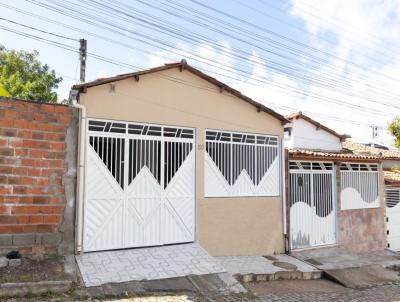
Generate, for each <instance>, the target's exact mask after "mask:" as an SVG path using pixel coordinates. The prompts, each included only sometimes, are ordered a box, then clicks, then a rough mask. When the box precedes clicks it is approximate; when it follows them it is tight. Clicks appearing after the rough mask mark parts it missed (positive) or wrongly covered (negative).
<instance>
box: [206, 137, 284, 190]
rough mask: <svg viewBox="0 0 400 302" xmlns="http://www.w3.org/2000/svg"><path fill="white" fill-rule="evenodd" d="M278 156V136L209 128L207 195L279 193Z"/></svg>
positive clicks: (207, 138)
mask: <svg viewBox="0 0 400 302" xmlns="http://www.w3.org/2000/svg"><path fill="white" fill-rule="evenodd" d="M279 158H280V156H279V140H278V137H276V136H268V135H259V134H250V133H237V132H228V131H216V130H206V161H207V162H206V179H205V193H206V194H205V195H206V197H224V196H232V197H235V196H278V195H279V193H280V192H279V184H280V181H279V171H280V168H279ZM272 175H273V176H272ZM221 176H222V177H221ZM215 178H217V179H219V181H218V182H217V183H216V182H215Z"/></svg>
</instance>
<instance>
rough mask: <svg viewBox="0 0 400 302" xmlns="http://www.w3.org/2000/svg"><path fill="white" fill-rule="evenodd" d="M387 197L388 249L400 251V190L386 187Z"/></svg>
mask: <svg viewBox="0 0 400 302" xmlns="http://www.w3.org/2000/svg"><path fill="white" fill-rule="evenodd" d="M385 195H386V196H385V199H386V227H387V243H388V246H387V247H388V248H389V249H391V250H394V251H400V188H397V187H386V194H385Z"/></svg>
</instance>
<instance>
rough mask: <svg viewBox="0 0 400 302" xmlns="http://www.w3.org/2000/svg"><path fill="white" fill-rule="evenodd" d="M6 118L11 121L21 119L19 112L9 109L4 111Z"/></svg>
mask: <svg viewBox="0 0 400 302" xmlns="http://www.w3.org/2000/svg"><path fill="white" fill-rule="evenodd" d="M4 113H5V114H4V116H5V118H9V119H19V117H20V116H19V113H18V111H15V110H12V109H7V110H4Z"/></svg>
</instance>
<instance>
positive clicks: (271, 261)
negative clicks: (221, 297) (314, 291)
mask: <svg viewBox="0 0 400 302" xmlns="http://www.w3.org/2000/svg"><path fill="white" fill-rule="evenodd" d="M216 258H217V259H218V261H219V262H220V263H221V265H222V266H223V267H225V268H226V270H227V271H228V272H229V273H231V274H232V275H235V276H238V278H239V279H241V280H242V281H243V282H252V281H269V280H282V279H317V278H320V277H321V276H322V272H321V271H320V270H318V269H317V268H315V267H313V266H312V265H309V264H307V263H304V262H302V261H300V260H298V259H296V258H294V257H291V256H289V255H285V254H282V255H273V256H265V257H264V256H229V257H225V256H224V257H216Z"/></svg>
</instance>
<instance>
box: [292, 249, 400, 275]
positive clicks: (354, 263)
mask: <svg viewBox="0 0 400 302" xmlns="http://www.w3.org/2000/svg"><path fill="white" fill-rule="evenodd" d="M291 255H292V256H293V257H295V258H297V259H299V260H301V261H303V262H305V263H308V264H311V265H313V266H314V267H316V268H318V269H320V270H331V269H343V268H351V267H363V266H368V265H376V264H378V265H381V266H383V267H391V266H395V265H400V254H399V253H396V252H393V251H390V250H382V251H374V252H366V253H350V252H346V251H344V250H343V249H340V248H337V247H334V248H321V249H315V250H303V251H298V252H293V253H292V254H291Z"/></svg>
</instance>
